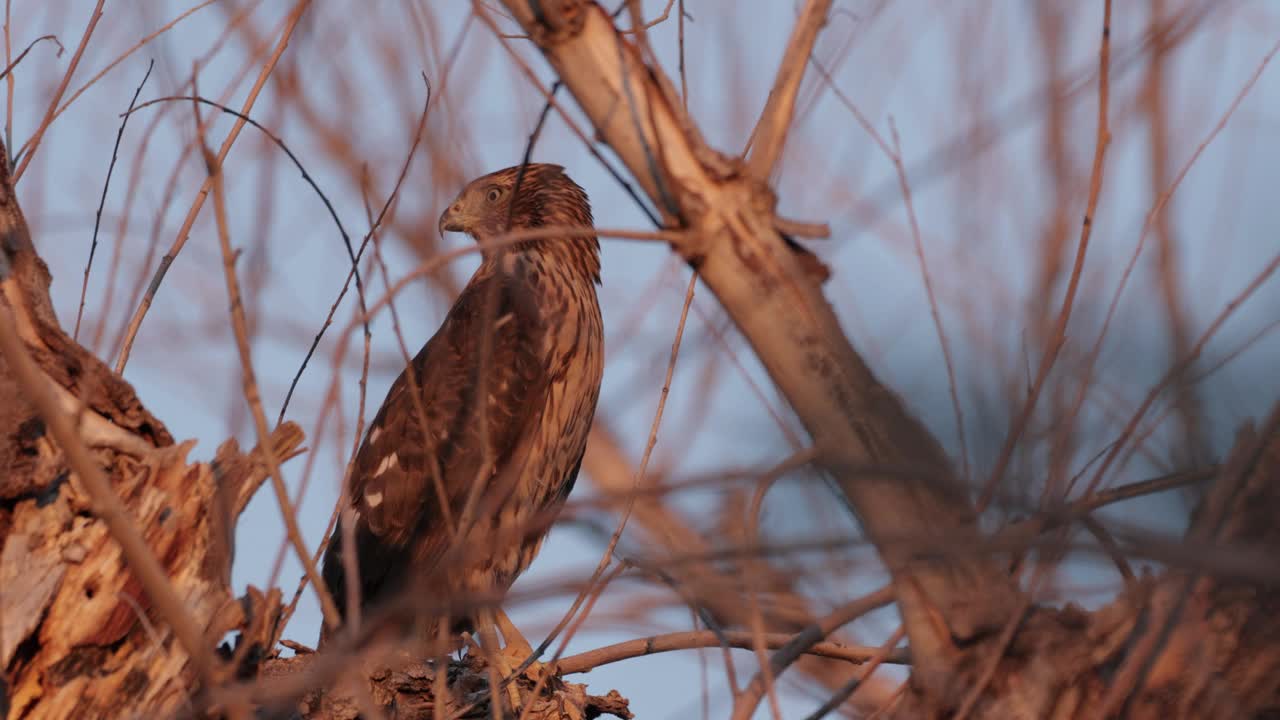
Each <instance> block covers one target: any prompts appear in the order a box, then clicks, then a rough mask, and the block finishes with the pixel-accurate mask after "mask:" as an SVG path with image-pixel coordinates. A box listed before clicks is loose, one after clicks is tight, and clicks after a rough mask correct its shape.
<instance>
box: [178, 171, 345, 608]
mask: <svg viewBox="0 0 1280 720" xmlns="http://www.w3.org/2000/svg"><path fill="white" fill-rule="evenodd" d="M202 150H204V156H205V163H206V165H207V167H208V169H209V182H208V184H209V185H210V188H211V190H212V192H213V212H214V219H215V222H216V223H217V229H218V241H219V244H220V245H221V246H222V263H223V271H224V273H225V275H226V281H227V296H228V299H229V300H230V305H231V308H230V309H231V327H232V330H233V331H234V335H235V338H236V348H237V350H238V351H239V353H240V366H241V367H240V369H241V373H242V378H243V383H244V396H245V402H246V403H248V405H249V409H250V411H251V412H252V415H253V425H254V430H255V431H256V432H257V435H258V445H259V447H261V448H262V456H263V459H264V460H265V461H266V464H267V467H268V469H269V470H270V472H271V486H272V489H274V490H275V494H276V502H277V503H278V504H279V505H280V514H281V516H282V517H283V519H284V523H285V531H286V533H287V534H288V537H289V541H290V542H291V543H292V544H293V549H294V551H295V552H296V553H297V555H298V562H300V563H302V567H303V569H304V570H305V571H306V573H307V575H308V576H310V577H311V582H312V583H314V584H315V592H316V595H317V596H318V597H319V599H320V609H321V611H322V612H323V613H324V621H325V624H326V625H328V626H329V627H330V628H336V627H338V625H339V624H340V622H341V621H340V616H339V613H338V608H337V606H336V605H335V604H334V602H333V598H332V597H330V595H329V591H328V588H327V587H325V585H324V583H323V582H321V581H320V573H319V572H318V571H317V570H316V566H315V563H314V562H312V560H311V554H310V553H309V552H307V546H306V541H305V540H303V538H302V530H301V529H300V528H299V527H298V516H297V513H296V512H295V511H294V509H293V503H292V502H290V500H289V489H288V488H287V487H286V486H285V483H284V475H283V474H282V473H281V472H280V459H279V458H278V457H276V452H275V448H274V447H273V446H272V444H271V442H270V435H271V431H270V430H269V429H268V428H267V416H266V413H264V412H263V409H262V398H261V396H260V394H259V392H258V382H257V379H256V378H255V375H254V371H253V357H252V355H251V352H250V348H249V329H248V326H247V324H246V322H245V317H244V306H243V304H242V303H241V300H240V285H239V282H238V281H237V280H236V269H235V262H236V255H237V253H236V252H234V251H233V250H232V249H231V238H230V236H229V235H228V232H229V231H228V228H227V209H226V198H225V194H224V192H223V181H222V178H223V176H222V167H221V165H219V164H218V158H217V157H215V156H214V154H213V152H212V151H211V150H209V148H208V147H207V146H204V147H202Z"/></svg>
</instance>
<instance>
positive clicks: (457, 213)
mask: <svg viewBox="0 0 1280 720" xmlns="http://www.w3.org/2000/svg"><path fill="white" fill-rule="evenodd" d="M461 210H462V204H461V203H458V202H454V203H453V204H451V205H449V207H448V208H446V209H445V211H444V212H443V213H441V214H440V223H439V225H437V226H436V228H437V229H438V230H439V231H440V235H441V236H443V235H444V233H445V231H446V230H447V231H451V232H462V231H463V227H462V213H461Z"/></svg>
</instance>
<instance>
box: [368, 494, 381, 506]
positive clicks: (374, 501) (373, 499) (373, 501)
mask: <svg viewBox="0 0 1280 720" xmlns="http://www.w3.org/2000/svg"><path fill="white" fill-rule="evenodd" d="M364 501H365V504H367V505H368V506H369V507H371V508H376V507H378V506H379V505H381V504H382V493H381V492H367V493H365V494H364Z"/></svg>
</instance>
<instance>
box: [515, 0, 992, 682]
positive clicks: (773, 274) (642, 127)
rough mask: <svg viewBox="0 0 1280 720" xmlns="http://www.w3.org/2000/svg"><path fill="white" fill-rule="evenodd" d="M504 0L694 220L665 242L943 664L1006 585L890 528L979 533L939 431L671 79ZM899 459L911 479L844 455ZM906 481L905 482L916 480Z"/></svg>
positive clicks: (610, 136) (556, 18)
mask: <svg viewBox="0 0 1280 720" xmlns="http://www.w3.org/2000/svg"><path fill="white" fill-rule="evenodd" d="M505 5H506V6H507V8H508V9H509V10H510V11H511V13H512V14H513V16H514V17H515V18H516V20H517V21H518V22H519V23H520V25H521V26H522V27H523V28H524V29H525V31H526V32H527V33H528V34H529V36H530V37H531V38H532V39H533V41H534V42H535V43H537V44H538V46H539V47H540V48H541V49H542V51H543V53H544V54H545V55H546V57H547V59H548V61H549V62H550V63H551V65H552V66H553V67H554V68H555V69H556V71H557V72H558V73H559V74H560V77H561V79H562V80H563V81H564V82H565V84H566V86H567V87H568V88H569V89H570V90H571V91H572V92H573V94H574V96H575V97H576V98H577V100H578V102H579V104H580V105H581V106H582V108H583V110H584V111H585V112H586V114H587V115H588V116H589V117H591V119H592V121H593V122H594V123H595V126H596V129H597V131H598V133H599V136H600V137H602V138H603V139H604V140H605V141H607V142H608V143H609V144H610V146H612V147H613V149H614V151H615V152H616V153H617V154H618V156H619V157H620V158H621V159H622V160H623V162H624V163H626V165H627V166H628V167H629V168H630V170H631V171H632V173H633V174H634V175H635V177H636V179H637V181H638V182H639V183H640V185H641V186H642V187H643V188H644V190H645V191H646V193H648V194H649V196H650V197H651V198H652V199H653V200H654V202H655V205H656V206H657V207H658V208H659V209H660V210H661V211H662V212H663V213H664V216H665V220H666V222H667V223H668V225H669V226H678V227H682V228H685V229H688V230H691V231H692V232H690V233H689V235H688V239H686V240H682V241H681V242H679V243H678V244H677V245H676V250H677V251H678V252H680V253H681V255H683V256H684V257H685V259H686V260H687V261H688V262H689V263H690V264H691V265H693V266H694V267H696V268H697V270H698V271H699V273H700V274H701V275H702V277H703V279H704V280H705V282H706V283H707V285H708V286H709V287H710V288H711V289H712V291H713V292H715V294H716V296H717V297H718V298H719V299H720V301H721V303H722V304H723V305H724V307H725V308H726V310H727V311H728V312H729V314H730V315H731V317H732V318H733V320H734V321H735V322H736V323H737V325H738V327H739V329H740V330H741V331H742V332H743V334H744V335H745V336H746V337H747V339H748V340H749V341H750V342H751V344H752V346H753V348H754V349H755V352H756V353H757V355H758V356H759V357H760V359H761V361H762V362H763V363H764V365H765V367H766V368H767V369H768V371H769V373H770V375H771V376H772V378H773V380H774V382H775V383H777V385H778V387H779V388H780V389H781V391H782V392H783V394H784V395H785V396H786V397H787V399H788V400H789V401H790V403H791V405H792V407H793V408H794V409H795V411H796V412H797V414H798V415H799V416H800V418H801V420H802V421H803V423H804V425H805V427H806V428H807V429H808V431H809V433H810V434H811V436H812V437H813V440H814V446H815V447H816V448H817V449H818V451H819V454H820V458H819V464H820V465H821V466H822V467H823V468H824V469H826V470H827V471H828V472H830V473H831V474H832V475H833V476H834V477H835V478H836V479H837V480H838V481H839V482H840V485H841V488H842V489H843V491H844V494H845V496H846V497H847V498H848V499H849V501H850V504H851V506H852V508H853V510H854V511H855V512H856V513H857V515H858V517H859V519H860V520H861V522H862V524H863V526H864V528H865V530H866V531H867V533H868V535H869V536H870V537H871V539H872V540H873V541H878V542H877V545H878V550H879V551H880V553H881V556H882V558H883V559H884V560H885V562H886V564H887V565H888V566H889V568H890V570H891V572H892V573H893V577H894V583H895V588H896V591H897V596H898V598H899V602H900V609H901V611H902V613H903V616H904V621H905V624H906V627H907V630H908V635H909V637H910V640H911V646H912V648H913V651H914V652H915V653H916V654H917V657H918V658H919V660H918V663H920V664H919V665H917V671H918V672H922V673H923V676H924V677H931V678H934V679H937V680H939V682H941V679H942V678H943V677H944V676H945V675H949V674H950V670H951V669H952V662H953V661H952V658H953V657H954V653H952V652H949V651H950V650H951V648H952V637H957V638H973V637H976V636H978V635H980V634H982V633H984V632H988V631H992V630H994V629H997V628H999V627H1001V626H1002V622H1003V620H1004V618H1005V617H1006V615H1007V613H1006V610H1007V609H1008V608H1011V607H1013V606H1014V603H1015V601H1016V599H1017V591H1016V589H1015V588H1014V587H1013V586H1012V584H1011V583H1010V582H1009V580H1008V579H1007V578H1006V577H1005V576H1004V575H1003V574H1002V573H1001V572H1000V571H999V570H998V568H997V567H996V564H995V563H994V562H993V561H992V560H991V559H990V558H986V557H979V556H973V557H968V558H951V559H949V560H947V561H945V562H939V561H926V560H921V559H918V558H916V557H914V556H913V555H911V554H908V553H906V552H902V551H900V550H898V549H896V548H895V547H894V544H893V543H888V542H883V541H882V540H883V539H884V538H887V537H890V536H894V537H903V536H919V537H920V538H924V539H927V538H929V537H932V536H940V535H948V536H950V537H951V538H952V542H954V537H955V534H957V533H959V534H961V535H965V534H968V535H971V536H972V537H973V538H974V540H975V541H976V539H977V537H978V535H977V530H976V525H975V517H974V513H973V510H972V506H971V504H970V503H969V498H968V494H967V492H966V490H965V489H964V488H962V487H959V486H958V485H957V484H956V483H955V481H954V478H953V474H952V470H951V467H950V463H949V461H948V460H947V457H946V455H945V453H944V452H943V451H942V448H941V447H940V446H939V445H938V443H937V441H936V440H935V439H934V438H933V437H932V436H931V435H930V434H929V433H928V431H927V430H926V429H925V428H924V427H923V425H921V424H920V422H919V421H918V420H916V419H915V418H913V417H911V416H910V415H909V414H908V413H907V411H906V409H905V407H904V406H903V404H902V402H901V400H900V399H899V398H897V397H896V396H895V395H894V394H893V393H892V391H890V390H889V389H888V388H886V387H885V386H884V385H882V384H881V383H880V382H879V381H878V380H877V379H876V378H875V376H874V375H873V374H872V372H871V371H870V369H869V368H868V367H867V366H866V363H865V362H863V360H862V358H861V357H859V356H858V354H857V353H856V352H855V351H854V350H853V348H852V347H851V346H850V345H849V343H848V340H847V339H846V338H845V336H844V333H843V331H842V330H841V328H840V326H839V323H838V322H837V320H836V317H835V314H834V313H833V312H832V309H831V307H830V305H828V303H827V302H826V299H825V298H824V297H823V296H822V293H821V291H820V289H819V288H818V287H817V286H816V285H815V284H814V283H813V282H812V281H811V280H810V279H809V278H808V277H807V276H806V275H805V274H804V272H803V270H802V268H801V267H800V264H799V263H798V262H797V260H796V258H795V257H794V255H793V254H792V253H791V252H790V251H789V250H788V248H787V246H786V244H785V243H784V241H783V239H782V238H781V237H780V236H779V235H778V233H777V231H776V230H775V229H774V217H773V207H774V203H775V199H774V196H773V194H772V193H771V192H770V190H769V189H768V188H767V187H765V186H764V185H763V184H762V183H760V182H758V181H757V180H755V179H754V178H752V177H750V176H749V175H748V174H746V173H745V172H744V168H743V167H742V164H741V163H740V162H739V161H737V160H734V159H731V158H727V157H724V156H723V155H720V154H719V153H717V152H715V151H714V150H712V149H710V148H709V147H708V146H707V145H706V143H705V142H704V141H703V140H702V138H701V137H700V136H699V134H698V132H697V130H696V128H693V127H691V126H689V125H688V124H687V123H685V122H684V121H683V118H684V115H683V113H682V112H681V111H680V110H679V102H678V100H677V99H676V96H675V93H674V92H672V90H671V89H670V83H669V81H668V80H667V79H666V78H665V76H664V75H662V73H661V71H660V70H658V69H657V68H653V67H649V66H647V65H646V64H645V63H644V62H643V61H642V60H641V59H640V58H641V55H640V54H639V52H638V51H637V50H636V48H635V47H634V46H633V45H632V44H631V43H629V42H628V41H627V40H626V39H625V38H624V37H623V36H622V35H621V34H620V33H619V32H618V31H617V29H616V28H615V27H614V25H613V22H612V20H611V19H610V17H609V15H608V13H607V12H606V11H605V10H603V9H602V8H601V7H599V6H598V5H596V4H595V3H590V2H582V1H578V2H562V3H557V4H555V5H554V7H552V6H548V5H547V4H546V3H542V4H540V5H539V6H538V7H539V8H540V9H541V11H540V12H537V13H535V12H534V10H533V8H532V6H531V4H530V3H528V2H526V1H525V0H505ZM868 465H879V466H890V467H897V466H902V467H906V468H911V469H913V470H915V471H916V472H915V473H913V474H911V477H910V478H907V479H904V478H902V477H901V476H900V475H899V476H895V477H892V478H889V477H884V478H881V477H866V476H865V475H863V476H857V477H855V475H854V474H853V473H851V472H848V469H849V468H863V467H867V466H868ZM913 478H914V479H913Z"/></svg>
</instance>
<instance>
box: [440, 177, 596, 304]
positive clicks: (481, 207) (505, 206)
mask: <svg viewBox="0 0 1280 720" xmlns="http://www.w3.org/2000/svg"><path fill="white" fill-rule="evenodd" d="M521 170H522V166H520V165H516V166H514V167H509V168H506V169H504V170H499V171H497V172H493V173H489V174H488V175H484V176H482V177H478V178H476V179H475V180H472V181H471V182H470V183H468V184H467V186H466V187H465V188H463V189H462V192H460V193H458V197H456V198H454V200H453V202H451V203H449V207H448V208H447V209H446V210H445V211H444V213H443V214H442V215H441V216H440V225H439V228H440V233H441V234H444V232H445V231H446V230H451V231H454V232H464V233H466V234H468V235H470V236H471V237H472V238H474V239H475V240H476V241H478V242H482V243H483V242H485V241H487V240H492V239H494V238H499V237H502V236H503V235H504V234H505V233H507V232H508V230H517V229H519V230H528V229H532V228H540V227H557V226H559V227H565V228H590V227H592V225H593V221H592V218H591V203H590V202H588V200H587V193H586V191H585V190H583V189H582V188H581V187H579V186H578V184H577V183H575V182H574V181H573V180H570V179H569V176H568V175H566V174H565V172H564V168H563V167H561V166H559V165H551V164H548V163H529V164H528V165H525V166H523V173H522V171H521ZM533 248H539V249H541V250H542V251H544V252H547V251H549V252H551V253H553V254H555V255H558V256H560V258H561V260H564V261H566V262H567V263H568V264H569V265H572V266H574V267H581V268H582V269H583V270H585V271H586V272H587V273H588V275H589V276H590V277H591V278H592V279H593V280H595V281H596V282H599V279H600V278H599V275H600V259H599V252H600V244H599V242H598V241H597V240H596V237H595V235H594V233H593V234H591V235H585V234H582V233H577V234H573V235H570V236H569V237H563V238H540V239H533V240H529V241H528V242H520V243H517V245H516V249H517V250H519V249H533ZM565 251H567V253H566V252H565Z"/></svg>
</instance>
